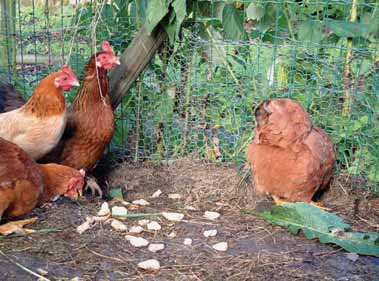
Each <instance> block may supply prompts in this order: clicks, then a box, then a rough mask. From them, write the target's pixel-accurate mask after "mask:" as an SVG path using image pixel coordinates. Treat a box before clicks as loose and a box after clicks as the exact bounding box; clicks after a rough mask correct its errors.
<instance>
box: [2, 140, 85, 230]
mask: <svg viewBox="0 0 379 281" xmlns="http://www.w3.org/2000/svg"><path fill="white" fill-rule="evenodd" d="M83 185H84V171H78V170H75V169H73V168H70V167H66V166H63V165H57V164H45V165H40V164H37V163H35V162H34V160H33V159H32V158H31V157H29V155H28V154H27V153H26V152H25V151H23V150H22V149H21V148H20V147H18V146H17V145H15V144H13V143H11V142H8V141H6V140H4V139H2V138H0V218H1V217H3V216H7V217H9V218H12V217H18V216H21V215H24V214H27V213H29V212H30V211H32V210H33V209H34V208H35V207H37V206H40V205H41V204H43V203H46V202H49V201H51V200H54V199H55V198H56V197H58V196H60V195H64V196H68V197H73V198H75V199H76V198H77V197H78V194H80V193H81V191H82V188H83ZM35 220H36V218H33V219H28V220H21V221H13V222H9V223H7V224H4V225H1V226H0V233H1V234H10V233H13V232H22V228H21V227H22V226H23V225H25V224H28V223H32V222H34V221H35Z"/></svg>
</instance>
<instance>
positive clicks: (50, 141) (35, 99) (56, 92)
mask: <svg viewBox="0 0 379 281" xmlns="http://www.w3.org/2000/svg"><path fill="white" fill-rule="evenodd" d="M72 86H79V82H78V80H77V79H76V76H75V74H74V73H73V72H72V70H71V68H70V67H68V66H63V67H62V68H61V69H59V70H58V71H56V72H54V73H51V74H49V75H48V76H46V77H45V78H43V79H42V80H41V82H40V83H39V84H38V86H37V87H36V88H35V90H34V92H33V94H32V96H31V97H30V99H29V100H28V101H27V102H26V103H25V104H24V105H22V106H21V107H19V108H17V109H14V110H11V111H8V112H5V113H1V114H0V137H2V138H3V139H5V140H8V141H10V142H13V143H15V144H17V145H18V146H20V147H21V148H22V149H23V150H25V151H26V153H28V154H29V155H30V157H32V158H33V159H39V158H41V157H42V156H44V155H45V154H47V153H48V152H50V151H51V150H52V149H53V148H54V147H55V146H56V145H57V144H58V142H59V140H60V138H61V136H62V134H63V131H64V128H65V126H66V102H65V99H64V96H63V91H68V90H69V89H70V88H71V87H72ZM0 94H1V95H2V98H1V99H0V102H4V103H6V104H8V102H9V100H10V99H11V98H14V99H16V100H17V104H20V103H21V100H22V97H17V91H12V88H11V86H9V85H8V86H5V87H2V91H1V92H0ZM18 95H19V94H18ZM19 96H20V95H19ZM16 100H15V102H16ZM13 105H14V103H13ZM0 108H1V109H3V110H6V109H9V108H10V107H9V106H4V104H0Z"/></svg>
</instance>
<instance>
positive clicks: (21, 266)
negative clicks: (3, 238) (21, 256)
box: [0, 250, 50, 281]
mask: <svg viewBox="0 0 379 281" xmlns="http://www.w3.org/2000/svg"><path fill="white" fill-rule="evenodd" d="M0 255H2V256H3V257H4V258H6V259H7V260H8V261H10V262H11V263H14V264H15V265H16V266H18V267H19V268H21V269H22V270H24V271H26V272H28V273H30V274H31V275H34V276H36V277H38V278H39V280H42V281H50V279H47V278H46V277H43V276H42V275H39V274H38V273H36V272H34V271H32V270H30V269H29V268H26V267H25V266H23V265H22V264H20V263H18V262H16V261H14V260H13V259H12V258H10V257H8V256H7V255H6V254H4V252H3V251H1V250H0Z"/></svg>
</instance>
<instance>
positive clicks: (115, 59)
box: [113, 57, 121, 65]
mask: <svg viewBox="0 0 379 281" xmlns="http://www.w3.org/2000/svg"><path fill="white" fill-rule="evenodd" d="M113 63H114V64H117V65H120V64H121V62H120V59H119V58H118V57H115V58H114V61H113Z"/></svg>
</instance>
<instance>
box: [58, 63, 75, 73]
mask: <svg viewBox="0 0 379 281" xmlns="http://www.w3.org/2000/svg"><path fill="white" fill-rule="evenodd" d="M60 70H62V71H63V72H65V73H67V74H74V73H73V72H72V69H71V67H69V66H68V65H64V66H62V67H61V69H60Z"/></svg>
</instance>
